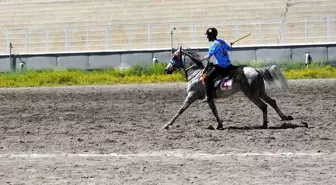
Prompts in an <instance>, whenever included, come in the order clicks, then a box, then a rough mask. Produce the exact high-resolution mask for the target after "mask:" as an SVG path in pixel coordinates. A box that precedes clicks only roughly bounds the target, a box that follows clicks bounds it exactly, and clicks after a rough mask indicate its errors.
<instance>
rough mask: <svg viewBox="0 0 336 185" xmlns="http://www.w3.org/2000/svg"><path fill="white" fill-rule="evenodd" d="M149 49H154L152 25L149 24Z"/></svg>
mask: <svg viewBox="0 0 336 185" xmlns="http://www.w3.org/2000/svg"><path fill="white" fill-rule="evenodd" d="M148 47H149V48H150V49H151V48H152V24H150V23H149V24H148Z"/></svg>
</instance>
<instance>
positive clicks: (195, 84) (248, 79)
mask: <svg viewBox="0 0 336 185" xmlns="http://www.w3.org/2000/svg"><path fill="white" fill-rule="evenodd" d="M208 64H212V63H211V62H210V61H208ZM212 65H213V64H212ZM208 66H211V65H207V66H206V67H205V66H204V64H203V62H202V60H201V59H200V56H199V55H198V54H197V53H196V52H195V51H192V50H190V49H182V47H180V48H179V49H177V50H176V51H175V52H174V53H173V57H172V58H171V60H170V62H169V63H168V64H167V66H166V68H165V73H166V74H172V73H173V72H174V71H176V69H181V68H182V69H183V72H184V74H185V77H186V81H187V82H188V85H187V97H186V98H185V100H184V102H183V105H182V106H181V107H180V109H179V110H178V112H177V113H176V114H175V115H174V117H173V118H172V119H171V120H170V121H169V122H168V123H166V124H165V125H164V126H163V129H169V127H170V126H172V125H173V123H174V122H175V120H176V119H177V118H178V116H180V115H181V114H182V113H183V112H184V111H185V110H186V109H187V108H188V107H189V106H190V105H191V104H192V103H194V102H195V101H196V100H201V99H203V98H204V97H205V90H204V81H203V80H204V75H203V74H204V71H206V70H207V67H208ZM265 82H266V83H267V84H275V83H277V84H278V85H280V88H281V89H282V90H288V89H289V86H288V83H287V79H286V78H285V77H284V75H283V74H282V73H281V71H280V69H279V67H278V66H277V65H272V66H268V67H264V68H252V67H248V66H246V65H238V66H235V69H234V70H233V71H230V73H229V75H228V76H226V77H223V76H219V77H217V78H216V79H215V88H214V90H213V94H214V98H213V99H212V100H211V101H208V102H207V103H208V105H209V107H210V109H211V110H212V113H213V115H214V116H215V118H216V120H217V129H218V130H221V129H224V128H223V123H222V121H221V119H220V118H219V115H218V111H217V108H216V105H215V102H214V99H223V98H227V97H229V96H231V95H233V94H235V93H237V92H239V91H241V92H243V93H244V95H245V96H246V97H247V98H248V99H249V100H250V101H252V102H253V103H254V104H255V105H257V106H258V107H259V108H260V109H261V111H262V113H263V123H262V126H261V128H262V129H266V128H267V126H268V125H267V124H268V120H267V105H266V103H268V104H269V105H271V106H272V107H273V108H274V109H275V111H276V112H277V114H278V115H279V116H280V118H281V119H282V120H293V119H294V118H293V117H292V116H290V115H285V114H284V113H282V111H281V110H280V109H279V107H278V105H277V103H276V101H275V100H274V99H272V98H271V97H269V95H268V94H267V93H266V91H265ZM262 100H264V101H265V102H266V103H264V102H263V101H262ZM210 127H211V128H213V126H212V125H210Z"/></svg>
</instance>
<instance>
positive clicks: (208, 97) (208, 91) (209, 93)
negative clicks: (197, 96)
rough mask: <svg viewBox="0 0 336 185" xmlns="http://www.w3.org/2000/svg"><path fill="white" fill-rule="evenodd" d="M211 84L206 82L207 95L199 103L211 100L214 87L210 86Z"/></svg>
mask: <svg viewBox="0 0 336 185" xmlns="http://www.w3.org/2000/svg"><path fill="white" fill-rule="evenodd" d="M210 85H211V83H210V82H206V83H205V85H204V88H205V92H206V95H205V98H204V99H203V100H201V101H200V102H199V103H205V102H209V101H210V100H211V93H212V89H211V88H210Z"/></svg>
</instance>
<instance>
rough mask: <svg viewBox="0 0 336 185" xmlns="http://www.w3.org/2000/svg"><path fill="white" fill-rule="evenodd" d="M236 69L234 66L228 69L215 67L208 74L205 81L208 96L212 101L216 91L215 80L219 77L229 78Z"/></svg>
mask: <svg viewBox="0 0 336 185" xmlns="http://www.w3.org/2000/svg"><path fill="white" fill-rule="evenodd" d="M234 69H235V67H234V66H233V65H230V66H228V67H226V68H223V67H221V66H219V65H217V64H216V65H215V66H214V67H213V68H212V69H211V70H210V71H209V72H208V73H207V74H206V77H205V79H204V82H205V92H206V94H207V96H208V98H210V99H212V98H213V97H212V91H213V89H214V79H215V78H216V77H217V76H218V75H223V77H225V76H227V75H228V74H229V72H230V71H231V70H234Z"/></svg>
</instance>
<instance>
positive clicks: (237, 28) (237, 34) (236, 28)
mask: <svg viewBox="0 0 336 185" xmlns="http://www.w3.org/2000/svg"><path fill="white" fill-rule="evenodd" d="M235 36H236V38H235V39H238V38H239V36H240V31H239V23H238V21H237V22H235Z"/></svg>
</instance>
